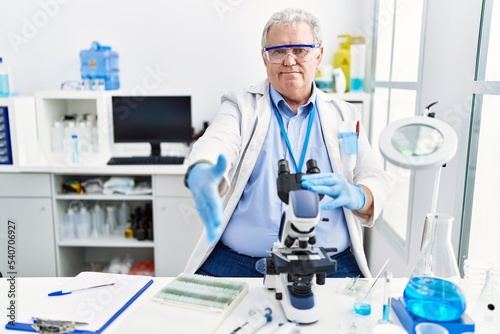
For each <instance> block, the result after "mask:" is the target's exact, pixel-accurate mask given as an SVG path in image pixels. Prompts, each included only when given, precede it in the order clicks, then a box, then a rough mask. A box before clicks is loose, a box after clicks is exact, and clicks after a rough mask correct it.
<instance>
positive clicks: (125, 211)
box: [118, 202, 130, 229]
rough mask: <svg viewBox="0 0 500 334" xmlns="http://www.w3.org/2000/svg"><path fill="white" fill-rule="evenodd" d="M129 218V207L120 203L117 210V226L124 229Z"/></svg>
mask: <svg viewBox="0 0 500 334" xmlns="http://www.w3.org/2000/svg"><path fill="white" fill-rule="evenodd" d="M129 218H130V207H129V206H128V205H127V203H125V202H122V204H121V205H120V207H119V208H118V225H119V226H120V228H122V229H123V228H125V227H126V226H127V222H128V220H129Z"/></svg>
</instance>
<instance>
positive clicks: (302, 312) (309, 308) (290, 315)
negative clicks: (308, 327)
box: [266, 274, 320, 324]
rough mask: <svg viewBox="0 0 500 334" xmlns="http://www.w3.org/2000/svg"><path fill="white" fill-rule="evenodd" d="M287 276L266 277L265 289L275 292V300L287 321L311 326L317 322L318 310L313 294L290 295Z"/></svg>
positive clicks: (290, 287)
mask: <svg viewBox="0 0 500 334" xmlns="http://www.w3.org/2000/svg"><path fill="white" fill-rule="evenodd" d="M287 276H288V275H287V274H280V275H268V276H267V277H266V282H267V281H268V280H270V279H271V280H272V281H274V282H269V283H271V284H266V287H268V288H272V289H274V290H275V291H276V299H278V300H280V302H281V306H282V307H283V311H284V312H285V316H286V318H287V319H288V320H289V321H292V322H297V323H300V324H312V323H315V322H316V321H318V320H319V318H320V310H319V307H318V305H317V304H316V302H315V300H314V294H313V292H312V291H311V293H310V294H309V295H307V296H296V295H294V294H293V293H292V291H291V289H292V286H291V285H290V284H289V282H288V278H287Z"/></svg>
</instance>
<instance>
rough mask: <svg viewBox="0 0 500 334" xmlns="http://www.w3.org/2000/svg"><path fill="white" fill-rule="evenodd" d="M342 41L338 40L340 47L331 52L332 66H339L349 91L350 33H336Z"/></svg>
mask: <svg viewBox="0 0 500 334" xmlns="http://www.w3.org/2000/svg"><path fill="white" fill-rule="evenodd" d="M337 37H338V38H341V39H343V40H344V41H341V42H340V49H338V50H337V51H335V53H334V54H333V68H334V69H335V68H341V69H342V72H344V76H345V78H346V89H345V91H349V83H350V79H351V77H350V71H351V38H352V37H351V35H338V36H337Z"/></svg>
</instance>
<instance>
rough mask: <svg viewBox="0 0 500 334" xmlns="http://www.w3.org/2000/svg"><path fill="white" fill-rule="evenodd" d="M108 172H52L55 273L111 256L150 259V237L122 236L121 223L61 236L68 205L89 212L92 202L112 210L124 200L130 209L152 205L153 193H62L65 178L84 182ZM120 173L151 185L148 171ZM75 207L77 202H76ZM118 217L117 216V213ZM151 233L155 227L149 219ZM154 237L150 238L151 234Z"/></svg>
mask: <svg viewBox="0 0 500 334" xmlns="http://www.w3.org/2000/svg"><path fill="white" fill-rule="evenodd" d="M110 177H112V175H92V174H91V175H71V174H53V185H54V194H55V195H54V228H55V235H56V242H55V244H56V254H57V266H58V276H74V275H76V274H78V273H79V272H81V271H83V270H96V269H101V268H103V267H105V266H106V265H108V264H109V262H110V261H111V260H112V259H113V258H116V257H118V258H120V259H124V258H125V256H130V257H131V258H132V259H133V260H134V264H137V263H139V262H141V261H154V247H155V241H154V240H148V239H145V240H138V239H136V238H135V237H134V238H130V239H129V238H125V233H124V226H121V227H120V228H117V229H115V230H114V231H112V232H111V233H110V234H109V235H107V236H103V235H102V234H101V235H99V236H93V235H92V234H91V235H90V236H89V237H87V238H82V237H78V238H63V235H62V233H61V224H62V223H63V222H64V217H65V213H66V212H67V211H68V208H69V206H70V205H72V206H75V204H78V205H84V206H85V207H86V208H87V209H88V210H89V212H91V210H92V209H93V207H94V206H95V204H96V203H99V205H100V206H101V207H102V208H103V209H105V208H106V207H114V208H115V210H116V212H117V211H118V207H119V206H120V205H121V203H123V202H125V203H126V204H127V205H128V206H129V207H130V208H131V213H134V211H135V210H136V209H137V208H139V209H141V210H144V209H145V208H146V206H148V205H149V206H151V210H154V207H153V196H152V195H151V194H145V195H124V194H119V193H118V194H117V193H113V194H109V195H104V194H102V193H100V194H99V193H95V194H92V193H84V194H79V193H71V192H66V193H63V192H62V189H63V184H65V183H66V182H80V183H81V182H84V181H85V180H89V179H96V178H98V179H100V180H102V181H103V182H104V181H106V180H108V179H109V178H110ZM121 177H130V178H132V179H134V181H135V184H139V183H147V184H149V185H151V183H152V182H151V180H152V176H150V175H139V176H137V175H129V176H124V175H121ZM77 207H78V206H77ZM117 218H118V217H117ZM152 223H153V234H154V231H155V226H154V224H155V223H154V220H153V222H152ZM153 239H154V238H153Z"/></svg>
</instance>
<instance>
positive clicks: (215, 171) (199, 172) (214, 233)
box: [187, 155, 227, 245]
mask: <svg viewBox="0 0 500 334" xmlns="http://www.w3.org/2000/svg"><path fill="white" fill-rule="evenodd" d="M226 164H227V163H226V158H224V156H223V155H219V158H218V160H217V164H215V165H211V164H209V163H207V162H200V163H197V164H196V165H194V166H193V168H191V170H190V171H189V174H188V177H187V185H188V187H189V189H191V192H192V193H193V198H194V202H195V204H196V210H198V213H199V214H200V216H201V219H202V220H203V223H204V224H205V228H206V230H207V237H208V242H209V243H210V244H211V245H212V244H213V243H214V242H215V241H216V240H218V239H219V237H220V234H221V224H222V199H221V197H220V195H219V184H220V182H221V180H222V177H223V175H224V171H225V170H226Z"/></svg>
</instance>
